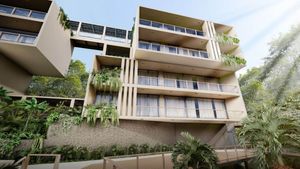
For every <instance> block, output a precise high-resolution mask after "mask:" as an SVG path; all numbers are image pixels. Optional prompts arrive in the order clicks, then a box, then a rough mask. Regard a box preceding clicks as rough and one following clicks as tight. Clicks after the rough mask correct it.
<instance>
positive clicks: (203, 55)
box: [200, 52, 208, 58]
mask: <svg viewBox="0 0 300 169" xmlns="http://www.w3.org/2000/svg"><path fill="white" fill-rule="evenodd" d="M200 54H201V57H204V58H208V53H207V52H200Z"/></svg>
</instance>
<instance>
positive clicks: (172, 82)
mask: <svg viewBox="0 0 300 169" xmlns="http://www.w3.org/2000/svg"><path fill="white" fill-rule="evenodd" d="M138 93H143V94H164V95H173V96H191V97H206V98H216V99H228V98H234V97H238V96H239V90H238V87H237V86H235V85H228V84H219V83H209V82H201V81H190V80H182V79H171V78H159V77H149V76H138Z"/></svg>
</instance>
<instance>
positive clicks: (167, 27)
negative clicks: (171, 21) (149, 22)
mask: <svg viewBox="0 0 300 169" xmlns="http://www.w3.org/2000/svg"><path fill="white" fill-rule="evenodd" d="M164 28H165V29H167V30H172V31H174V26H173V25H168V24H164Z"/></svg>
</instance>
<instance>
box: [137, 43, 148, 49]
mask: <svg viewBox="0 0 300 169" xmlns="http://www.w3.org/2000/svg"><path fill="white" fill-rule="evenodd" d="M139 48H142V49H149V48H150V44H149V43H144V42H140V43H139Z"/></svg>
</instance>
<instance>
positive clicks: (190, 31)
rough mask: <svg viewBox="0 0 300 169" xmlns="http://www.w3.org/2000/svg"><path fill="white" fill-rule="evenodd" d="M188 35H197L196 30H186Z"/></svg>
mask: <svg viewBox="0 0 300 169" xmlns="http://www.w3.org/2000/svg"><path fill="white" fill-rule="evenodd" d="M186 33H188V34H192V35H195V34H196V31H195V30H194V29H186Z"/></svg>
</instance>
